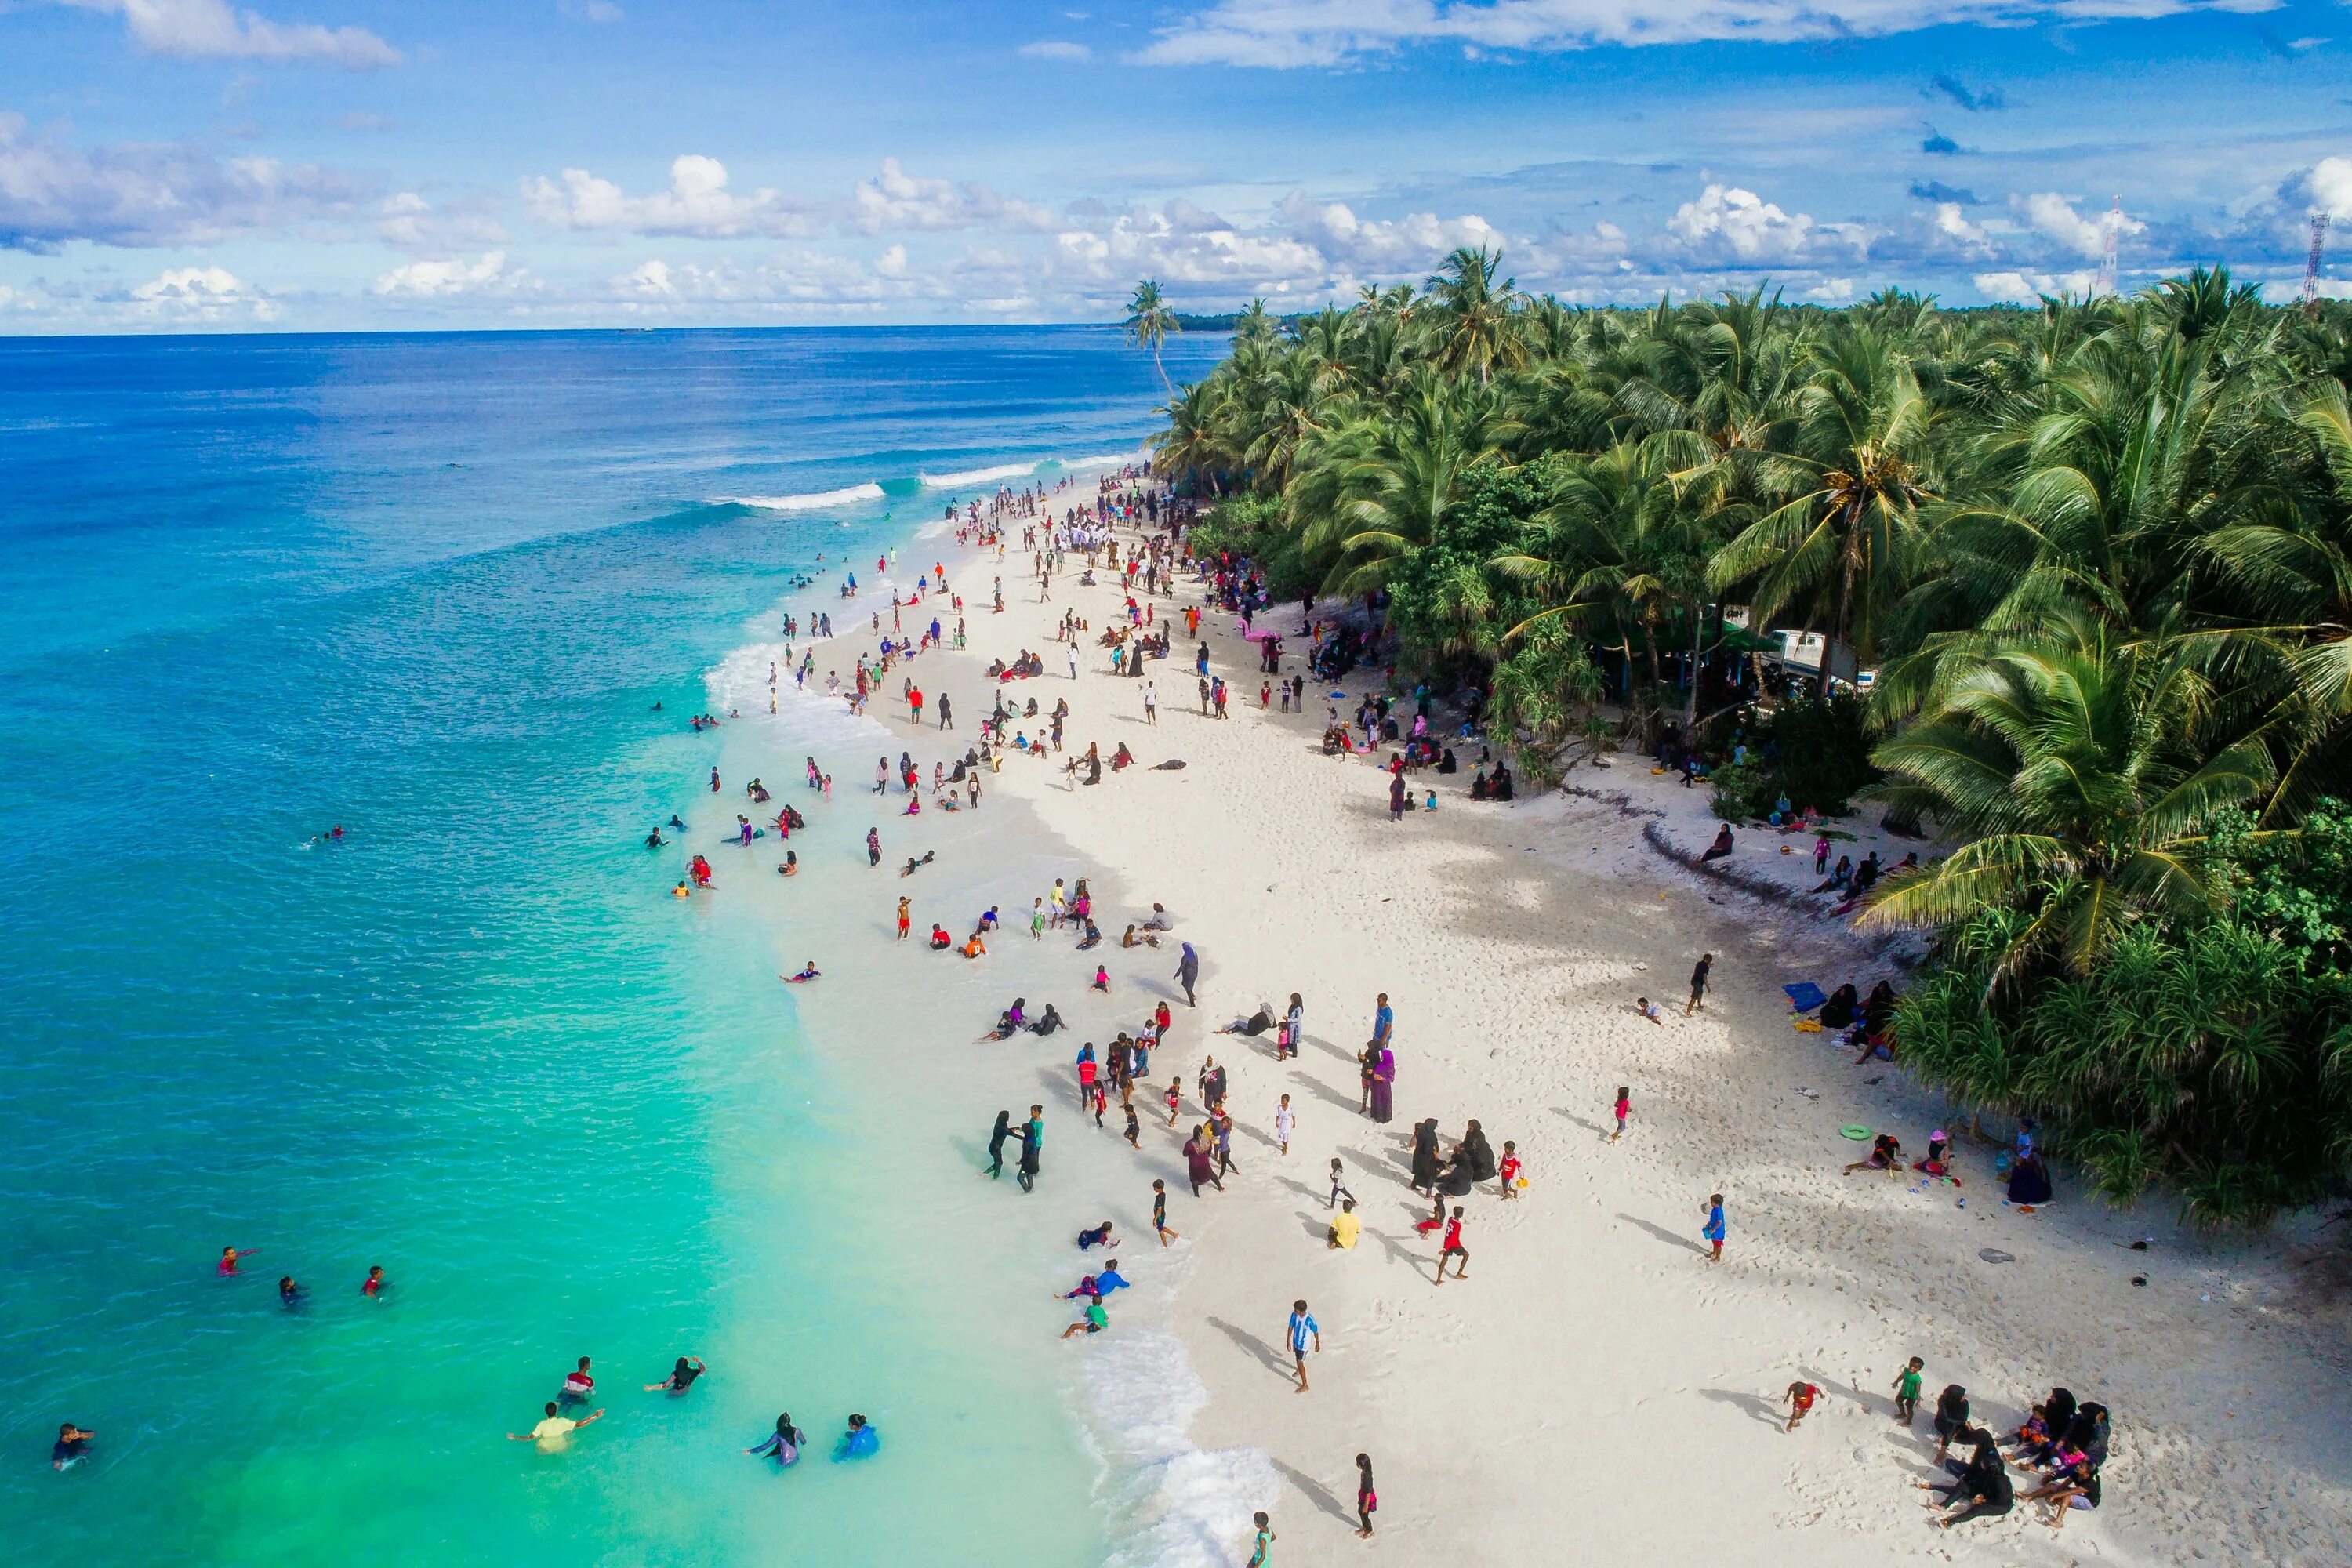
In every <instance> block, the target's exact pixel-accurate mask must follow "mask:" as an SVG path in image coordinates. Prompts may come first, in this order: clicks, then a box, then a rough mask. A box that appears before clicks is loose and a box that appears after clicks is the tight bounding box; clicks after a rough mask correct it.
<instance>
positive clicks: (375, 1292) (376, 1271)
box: [360, 1263, 384, 1300]
mask: <svg viewBox="0 0 2352 1568" xmlns="http://www.w3.org/2000/svg"><path fill="white" fill-rule="evenodd" d="M383 1287H384V1278H383V1264H381V1263H372V1264H370V1265H368V1276H367V1279H366V1280H365V1282H363V1283H362V1285H361V1286H360V1294H361V1295H362V1296H365V1297H367V1298H368V1299H369V1300H382V1299H383Z"/></svg>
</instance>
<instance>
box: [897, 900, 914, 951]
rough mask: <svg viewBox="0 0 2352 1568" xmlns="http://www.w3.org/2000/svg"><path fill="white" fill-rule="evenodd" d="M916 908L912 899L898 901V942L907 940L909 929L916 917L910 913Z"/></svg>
mask: <svg viewBox="0 0 2352 1568" xmlns="http://www.w3.org/2000/svg"><path fill="white" fill-rule="evenodd" d="M914 907H915V901H914V900H912V899H900V900H898V940H899V941H900V942H904V941H906V940H907V928H908V926H910V925H912V924H914V916H913V915H912V914H910V913H909V912H908V911H909V910H912V909H913V908H914Z"/></svg>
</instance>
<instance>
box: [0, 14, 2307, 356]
mask: <svg viewBox="0 0 2352 1568" xmlns="http://www.w3.org/2000/svg"><path fill="white" fill-rule="evenodd" d="M2116 196H2120V197H2121V199H2122V204H2123V210H2124V215H2125V216H2124V217H2123V219H2122V220H2121V222H2120V224H2119V225H2117V226H2116V227H2117V235H2116V238H2117V246H2118V253H2119V258H2120V268H2121V274H2122V278H2123V280H2124V282H2125V284H2126V287H2129V286H2130V285H2131V284H2132V283H2134V282H2135V281H2141V280H2145V279H2148V278H2151V277H2157V276H2161V275H2163V274H2165V273H2167V272H2169V271H2173V270H2177V269H2179V268H2184V267H2186V266H2188V265H2189V264H2191V263H2194V262H2200V261H2209V262H2210V261H2213V260H2221V261H2225V262H2227V263H2228V264H2229V265H2230V266H2231V267H2232V268H2234V269H2236V270H2237V271H2238V272H2239V273H2240V275H2241V276H2242V277H2245V278H2249V279H2257V280H2260V281H2262V282H2263V283H2264V285H2265V287H2266V288H2267V289H2269V290H2270V292H2271V294H2272V297H2273V298H2288V297H2291V296H2292V294H2293V292H2294V289H2295V288H2296V286H2297V285H2298V283H2299V281H2300V279H2301V275H2302V270H2303V260H2304V254H2305V246H2306V244H2307V239H2308V228H2307V223H2308V215H2309V214H2310V213H2311V212H2312V211H2313V210H2315V208H2326V209H2329V210H2332V211H2335V212H2336V214H2337V216H2339V218H2340V219H2342V220H2343V229H2342V232H2341V240H2340V246H2341V248H2342V249H2343V251H2344V253H2345V254H2346V255H2347V257H2352V9H2347V7H2346V5H2340V4H2333V3H2327V4H2314V3H2306V4H2291V5H2272V6H2267V7H2265V6H2263V5H2262V4H2260V0H2230V3H2229V4H2227V5H2192V4H2186V3H2183V0H2048V3H2040V4H2036V3H2032V0H1849V3H1848V4H1847V5H1845V6H1843V8H1841V9H1835V10H1830V9H1823V8H1822V6H1821V5H1818V4H1814V3H1808V0H1481V3H1477V4H1468V3H1461V0H1451V3H1449V0H1177V3H1175V4H1171V5H1153V6H1140V7H1137V6H1119V7H1096V8H1092V9H1089V8H1088V7H1087V5H1086V4H1085V3H1084V0H1081V3H1080V4H1077V5H1072V6H1069V7H1067V8H1064V7H1062V6H1058V5H1000V4H993V3H991V0H963V3H959V4H949V3H945V0H869V3H868V4H865V5H838V4H835V5H822V4H817V5H812V4H779V3H759V0H715V3H714V0H703V3H699V4H683V3H677V4H671V3H655V0H505V3H490V4H479V3H477V4H467V5H459V4H451V3H445V0H405V3H403V4H398V5H394V4H389V3H386V0H257V7H256V8H254V9H245V8H243V7H240V6H237V5H233V4H231V3H229V0H0V331H10V332H26V331H188V330H198V329H214V330H245V331H250V330H254V329H256V328H266V329H271V330H297V331H299V330H341V329H352V328H434V327H485V326H541V327H565V326H608V325H624V324H673V325H696V324H746V323H753V324H756V323H767V322H774V323H793V322H836V321H852V322H855V321H1008V320H1009V321H1088V320H1101V319H1105V318H1107V317H1108V316H1110V315H1112V314H1114V313H1115V312H1116V308H1117V305H1118V301H1119V300H1121V299H1123V298H1124V296H1125V294H1126V292H1127V291H1128V289H1129V288H1130V287H1131V286H1132V284H1133V282H1134V281H1135V279H1138V278H1139V277H1144V276H1152V277H1157V278H1159V279H1160V280H1161V281H1162V284H1163V286H1164V287H1165V289H1166V290H1167V292H1168V294H1169V296H1170V297H1171V299H1172V300H1175V301H1176V302H1177V303H1178V304H1179V305H1180V306H1182V307H1186V308H1192V309H1200V310H1211V309H1219V308H1224V307H1228V306H1231V305H1234V304H1235V303H1238V302H1241V301H1244V300H1247V299H1249V298H1250V297H1252V296H1254V295H1264V296H1265V297H1266V299H1267V300H1269V302H1271V303H1272V304H1274V305H1275V306H1276V307H1277V308H1280V309H1285V310H1291V309H1303V308H1307V307H1311V306H1314V305H1317V304H1319V303H1321V302H1322V301H1324V300H1328V299H1332V298H1339V299H1342V300H1344V299H1348V298H1351V297H1352V296H1353V295H1354V294H1355V292H1356V290H1357V289H1359V288H1360V287H1361V286H1362V285H1364V284H1366V283H1372V282H1380V283H1387V282H1395V281H1399V280H1411V279H1419V278H1421V277H1422V276H1423V275H1424V274H1425V273H1426V272H1427V271H1428V269H1429V267H1430V265H1431V264H1432V262H1433V261H1434V260H1435V259H1436V258H1438V257H1439V256H1441V255H1443V254H1444V252H1445V251H1446V250H1448V249H1450V248H1452V247H1454V246H1455V245H1459V244H1464V243H1473V244H1475V243H1480V242H1485V243H1489V244H1495V245H1498V246H1500V247H1502V248H1503V249H1504V251H1505V252H1506V268H1507V270H1508V271H1509V272H1510V273H1512V274H1513V275H1514V276H1515V277H1516V278H1517V280H1518V282H1519V284H1520V286H1521V287H1523V288H1527V289H1533V290H1540V291H1550V292H1553V293H1557V294H1558V295H1559V296H1560V297H1561V298H1562V299H1564V300H1571V301H1575V302H1580V303H1602V302H1611V301H1617V302H1639V301H1646V300H1654V299H1655V298H1657V297H1658V296H1659V295H1660V294H1661V293H1664V292H1668V291H1671V292H1672V293H1674V294H1675V295H1676V296H1678V297H1680V296H1685V295H1689V294H1692V293H1714V292H1717V291H1719V290H1722V289H1748V288H1752V287H1754V286H1755V285H1756V284H1757V283H1759V282H1764V281H1768V280H1769V281H1770V282H1772V283H1773V284H1775V285H1777V286H1780V287H1782V288H1784V289H1786V290H1787V292H1788V293H1789V295H1790V297H1792V298H1800V299H1811V300H1824V301H1832V302H1835V301H1841V300H1849V299H1853V298H1856V297H1859V296H1860V295H1863V294H1866V293H1869V292H1871V291H1872V290H1874V289H1879V288H1883V287H1885V286H1886V285H1889V284H1900V285H1903V286H1905V287H1906V288H1914V289H1927V290H1932V291H1934V292H1936V293H1937V294H1939V295H1940V296H1942V297H1943V298H1944V299H1945V300H1948V301H1949V302H1952V303H1955V304H1969V303H1979V302H1982V301H1985V300H2004V299H2011V300H2029V299H2031V298H2032V296H2033V295H2034V294H2036V293H2037V292H2039V291H2042V290H2057V289H2073V290H2075V291H2080V290H2082V289H2085V288H2087V287H2088V286H2089V285H2090V283H2091V281H2092V280H2093V279H2094V278H2095V275H2096V273H2097V270H2098V267H2099V261H2100V255H2101V251H2102V249H2103V247H2104V245H2105V236H2106V232H2107V228H2108V226H2109V221H2110V220H2109V218H2108V211H2109V204H2110V202H2111V200H2112V199H2114V198H2115V197H2116ZM2346 279H2352V266H2333V265H2332V266H2330V267H2329V268H2327V287H2328V288H2329V289H2330V291H2331V292H2336V293H2352V283H2347V282H2346V281H2345V280H2346Z"/></svg>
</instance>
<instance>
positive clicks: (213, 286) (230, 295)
mask: <svg viewBox="0 0 2352 1568" xmlns="http://www.w3.org/2000/svg"><path fill="white" fill-rule="evenodd" d="M131 308H132V310H134V311H135V312H136V313H138V314H140V315H142V316H149V317H163V318H166V319H169V320H172V321H226V320H230V319H232V318H234V319H236V320H239V321H272V320H275V319H276V317H277V315H278V307H277V306H276V305H275V304H274V303H272V302H271V301H270V300H268V299H265V298H263V297H262V296H261V295H259V294H258V293H257V292H255V291H254V290H252V289H248V288H247V287H246V285H245V284H244V283H243V282H242V281H240V280H239V279H238V278H237V277H236V274H235V273H233V272H230V271H229V270H227V269H226V268H220V267H179V268H170V269H168V270H166V271H164V272H163V274H162V275H161V276H159V277H156V278H153V279H149V280H148V281H147V282H144V283H142V284H140V285H139V286H138V287H137V288H136V289H131Z"/></svg>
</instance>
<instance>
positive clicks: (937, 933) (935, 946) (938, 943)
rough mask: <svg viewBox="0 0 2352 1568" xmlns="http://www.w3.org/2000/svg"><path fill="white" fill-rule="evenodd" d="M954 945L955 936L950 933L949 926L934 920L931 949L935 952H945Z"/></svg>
mask: <svg viewBox="0 0 2352 1568" xmlns="http://www.w3.org/2000/svg"><path fill="white" fill-rule="evenodd" d="M954 945H955V938H953V937H951V936H950V935H949V934H948V928H947V927H945V926H943V925H941V924H940V922H939V921H932V922H931V951H932V952H946V951H947V950H948V949H949V948H951V947H953V946H954Z"/></svg>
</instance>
